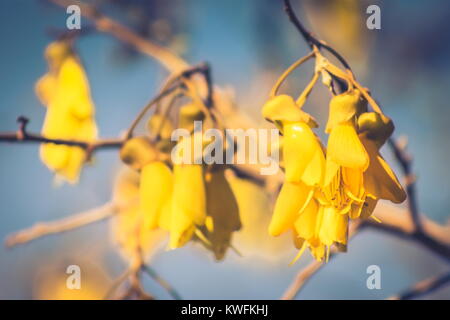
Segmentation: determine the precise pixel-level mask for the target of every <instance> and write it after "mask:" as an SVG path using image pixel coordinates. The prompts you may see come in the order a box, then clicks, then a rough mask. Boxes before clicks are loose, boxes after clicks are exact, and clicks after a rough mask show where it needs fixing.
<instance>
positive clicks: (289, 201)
mask: <svg viewBox="0 0 450 320" xmlns="http://www.w3.org/2000/svg"><path fill="white" fill-rule="evenodd" d="M310 190H311V189H310V188H309V187H307V186H306V185H305V184H303V183H302V182H298V183H293V182H287V181H286V182H284V184H283V186H282V188H281V191H280V194H279V195H278V198H277V201H276V203H275V209H274V214H273V216H272V220H271V221H270V225H269V234H270V235H272V236H279V235H280V234H282V233H283V232H285V231H287V230H289V229H291V228H292V227H293V225H294V222H295V220H296V219H297V217H298V215H299V211H300V209H301V208H302V207H303V206H304V205H305V201H306V200H307V198H308V194H309V191H310Z"/></svg>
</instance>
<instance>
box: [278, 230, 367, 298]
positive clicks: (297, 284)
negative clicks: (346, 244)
mask: <svg viewBox="0 0 450 320" xmlns="http://www.w3.org/2000/svg"><path fill="white" fill-rule="evenodd" d="M359 228H360V221H353V222H352V223H351V225H350V227H349V230H348V237H349V239H352V238H353V237H354V236H355V235H356V234H357V233H358V231H359ZM336 252H337V249H336V247H332V248H331V254H330V257H329V261H331V259H333V257H334V256H335V254H336ZM325 265H327V263H325V262H324V261H317V260H313V261H311V262H310V263H309V264H308V265H307V266H306V267H304V268H303V269H301V270H300V271H299V272H298V273H297V275H296V276H295V278H294V280H293V281H292V282H291V284H290V285H289V287H288V288H287V289H286V291H285V292H284V293H283V296H282V297H281V300H292V299H294V298H295V297H296V296H297V294H298V293H299V292H300V290H301V289H302V288H303V286H304V285H305V284H306V283H307V282H308V280H310V279H311V278H312V276H314V275H315V274H316V273H317V272H318V271H319V270H320V269H321V268H322V267H324V266H325Z"/></svg>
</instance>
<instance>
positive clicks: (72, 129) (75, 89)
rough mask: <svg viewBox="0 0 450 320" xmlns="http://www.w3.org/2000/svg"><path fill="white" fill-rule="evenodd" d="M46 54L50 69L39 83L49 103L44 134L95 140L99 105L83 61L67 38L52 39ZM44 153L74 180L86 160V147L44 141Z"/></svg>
mask: <svg viewBox="0 0 450 320" xmlns="http://www.w3.org/2000/svg"><path fill="white" fill-rule="evenodd" d="M45 55H46V58H47V61H48V65H49V72H48V73H47V74H46V75H44V76H43V77H42V78H41V79H39V80H38V82H37V83H36V94H37V96H38V98H39V99H40V101H41V103H42V104H43V105H44V106H46V107H47V112H46V116H45V121H44V125H43V128H42V134H43V135H44V136H45V137H47V138H50V139H66V140H77V141H87V142H89V141H93V140H95V139H96V137H97V126H96V124H95V120H94V109H95V108H94V104H93V102H92V99H91V95H90V89H89V83H88V79H87V77H86V74H85V72H84V70H83V67H82V65H81V63H80V61H79V60H78V58H77V57H76V55H75V53H74V52H73V50H72V48H71V47H70V45H69V44H68V43H66V42H64V41H57V42H54V43H51V44H50V45H49V46H48V47H47V49H46V51H45ZM40 155H41V159H42V161H43V162H44V163H45V164H46V166H47V167H48V168H49V169H50V170H52V171H54V172H55V173H56V174H57V176H58V177H61V178H63V179H65V180H66V181H68V182H71V183H75V182H77V181H78V177H79V174H80V170H81V168H82V166H83V164H84V163H85V161H86V152H85V151H84V150H83V149H81V148H79V147H72V146H66V145H56V144H52V143H46V144H43V145H41V148H40Z"/></svg>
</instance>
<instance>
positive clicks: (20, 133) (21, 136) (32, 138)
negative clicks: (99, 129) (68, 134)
mask: <svg viewBox="0 0 450 320" xmlns="http://www.w3.org/2000/svg"><path fill="white" fill-rule="evenodd" d="M17 122H18V123H19V128H18V130H17V131H16V132H3V133H0V143H1V142H9V143H54V144H60V145H66V146H74V147H79V148H82V149H84V150H86V152H87V153H88V155H90V154H91V153H92V152H94V151H95V150H98V149H117V148H120V147H121V146H122V144H123V142H124V139H120V138H116V139H99V140H95V141H78V140H65V139H51V138H47V137H44V136H42V135H40V134H35V133H29V132H28V131H27V130H26V126H27V124H28V122H29V120H28V119H27V118H26V117H23V116H20V117H19V118H18V119H17Z"/></svg>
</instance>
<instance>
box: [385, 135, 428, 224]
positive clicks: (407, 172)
mask: <svg viewBox="0 0 450 320" xmlns="http://www.w3.org/2000/svg"><path fill="white" fill-rule="evenodd" d="M388 143H389V146H390V147H391V149H392V151H393V153H394V156H395V158H396V159H397V161H398V163H399V164H400V167H401V168H402V171H403V176H404V179H405V182H406V193H407V194H408V205H409V212H410V214H411V219H412V221H413V223H414V226H415V228H416V231H417V232H421V231H422V224H421V221H420V214H419V206H418V204H417V197H416V187H415V180H416V179H415V176H414V174H413V172H412V166H411V163H412V157H411V156H410V155H409V154H408V153H406V150H405V148H406V145H404V146H402V145H401V144H400V143H399V142H398V141H395V140H394V139H392V138H391V139H389V141H388Z"/></svg>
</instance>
